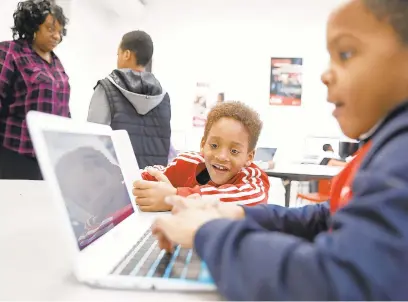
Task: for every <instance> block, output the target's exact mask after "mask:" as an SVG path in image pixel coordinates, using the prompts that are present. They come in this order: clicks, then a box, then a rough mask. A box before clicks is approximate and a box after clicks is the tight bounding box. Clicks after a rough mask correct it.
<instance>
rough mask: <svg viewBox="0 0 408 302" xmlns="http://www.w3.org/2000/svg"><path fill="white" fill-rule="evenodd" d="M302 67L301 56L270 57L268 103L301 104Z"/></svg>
mask: <svg viewBox="0 0 408 302" xmlns="http://www.w3.org/2000/svg"><path fill="white" fill-rule="evenodd" d="M302 67H303V59H301V58H271V79H270V85H269V92H270V93H269V105H271V106H300V105H301V104H302V75H303V74H302V73H303V70H302Z"/></svg>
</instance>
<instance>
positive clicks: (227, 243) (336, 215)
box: [154, 0, 408, 301]
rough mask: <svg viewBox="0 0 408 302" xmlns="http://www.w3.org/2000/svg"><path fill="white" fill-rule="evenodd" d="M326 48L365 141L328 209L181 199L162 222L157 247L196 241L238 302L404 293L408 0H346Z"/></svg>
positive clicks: (349, 125)
mask: <svg viewBox="0 0 408 302" xmlns="http://www.w3.org/2000/svg"><path fill="white" fill-rule="evenodd" d="M327 46H328V50H329V54H330V65H329V68H328V69H327V71H326V72H325V73H324V74H323V76H322V81H323V83H324V84H325V85H326V86H327V88H328V96H329V102H331V103H333V104H334V105H335V110H334V116H335V117H336V119H337V121H338V123H339V125H340V127H341V129H342V131H343V132H344V134H345V135H347V136H349V137H350V138H353V139H360V140H362V142H363V143H364V144H363V146H362V147H361V149H360V150H359V151H358V152H357V154H356V156H355V158H354V159H353V161H351V162H350V163H349V164H348V165H347V166H346V167H345V168H344V169H343V170H342V172H341V173H340V174H339V176H338V177H336V178H335V179H334V180H333V183H332V193H331V200H330V207H328V205H327V204H319V205H312V206H306V207H303V208H282V207H279V206H276V205H260V206H256V207H250V208H249V207H238V206H231V207H228V206H227V205H225V204H215V206H212V207H208V206H207V207H196V206H193V203H189V202H188V201H186V200H183V198H181V197H173V198H170V199H173V200H170V201H171V204H172V205H173V207H174V209H173V211H174V212H175V214H174V215H171V216H170V215H169V216H168V217H161V218H158V219H157V221H156V225H155V228H154V232H155V233H156V234H157V236H158V238H159V240H160V244H161V246H162V247H167V248H168V247H169V243H170V244H171V245H173V244H175V243H176V244H177V243H179V244H182V245H183V246H185V247H192V246H194V248H195V250H196V252H197V254H198V255H199V256H200V257H201V259H203V260H204V261H205V262H206V264H207V266H208V268H209V270H210V273H211V275H212V277H213V279H214V281H215V283H216V284H217V286H218V289H219V291H220V292H221V293H222V294H223V295H224V296H225V297H226V298H228V299H230V300H309V301H314V300H325V301H334V300H343V301H344V300H354V301H362V300H377V301H381V300H408V287H407V280H408V156H407V150H408V1H407V0H349V1H347V3H345V4H344V5H343V6H341V7H340V8H339V9H338V10H336V11H335V12H334V13H333V14H332V15H331V17H330V19H329V22H328V27H327ZM177 208H178V209H180V210H177V211H176V210H175V209H177ZM228 218H229V219H228Z"/></svg>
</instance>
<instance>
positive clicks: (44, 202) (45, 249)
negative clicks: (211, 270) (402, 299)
mask: <svg viewBox="0 0 408 302" xmlns="http://www.w3.org/2000/svg"><path fill="white" fill-rule="evenodd" d="M51 202H52V201H51V199H50V198H49V194H48V191H47V187H46V183H45V182H40V181H37V182H36V181H11V180H10V181H8V180H0V213H1V219H0V242H1V246H0V254H1V256H0V300H42V301H49V300H81V301H85V300H93V301H132V302H135V301H164V300H165V301H170V300H178V301H180V300H185V301H204V300H205V301H209V300H222V299H221V297H220V296H219V295H217V294H209V293H171V292H164V293H163V292H155V291H114V290H103V289H94V288H90V287H88V286H86V285H82V284H80V283H78V282H77V281H76V279H75V278H74V276H73V275H72V273H71V269H70V267H69V266H68V265H67V264H66V262H65V261H64V259H67V257H66V252H65V250H64V248H63V246H64V238H63V237H62V236H60V235H61V234H63V232H61V228H60V225H61V223H60V222H59V221H58V219H57V218H56V217H55V216H53V215H52V211H51V208H52V204H51Z"/></svg>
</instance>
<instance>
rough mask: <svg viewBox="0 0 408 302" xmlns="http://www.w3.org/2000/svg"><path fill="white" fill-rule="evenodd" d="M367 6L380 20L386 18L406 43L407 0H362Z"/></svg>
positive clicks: (407, 25)
mask: <svg viewBox="0 0 408 302" xmlns="http://www.w3.org/2000/svg"><path fill="white" fill-rule="evenodd" d="M363 2H364V4H365V5H366V6H367V8H368V9H369V10H370V11H371V12H372V13H373V14H374V15H375V16H376V17H377V18H378V19H380V20H386V21H387V22H388V23H389V24H390V25H391V26H392V27H393V28H394V30H395V32H396V33H397V34H398V36H399V37H400V39H401V41H402V43H404V44H408V1H407V0H363Z"/></svg>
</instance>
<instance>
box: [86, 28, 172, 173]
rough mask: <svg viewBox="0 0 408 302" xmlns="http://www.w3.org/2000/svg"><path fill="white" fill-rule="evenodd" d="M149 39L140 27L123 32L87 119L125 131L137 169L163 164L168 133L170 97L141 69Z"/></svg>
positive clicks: (147, 56) (149, 52)
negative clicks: (114, 60)
mask: <svg viewBox="0 0 408 302" xmlns="http://www.w3.org/2000/svg"><path fill="white" fill-rule="evenodd" d="M152 55H153V41H152V39H151V37H150V36H149V35H148V34H147V33H145V32H144V31H140V30H136V31H131V32H128V33H127V34H125V35H124V36H123V38H122V41H121V42H120V46H119V49H118V62H117V69H115V70H113V71H112V72H111V74H109V75H108V76H107V77H106V78H105V79H102V80H100V81H98V83H97V85H96V87H95V92H94V94H93V96H92V99H91V104H90V107H89V113H88V121H89V122H93V123H99V124H106V125H110V126H111V127H112V129H114V130H119V129H124V130H126V131H127V132H128V133H129V137H130V140H131V142H132V146H133V151H134V153H135V155H136V158H137V162H138V164H139V167H140V168H141V169H144V168H145V167H147V166H153V165H167V163H168V156H169V148H170V137H171V127H170V119H171V108H170V97H169V95H168V93H167V92H166V91H165V90H164V89H163V88H162V86H161V85H160V82H159V81H158V80H157V79H156V78H155V76H154V75H153V74H152V73H150V72H147V71H145V68H146V65H147V64H148V63H149V62H150V61H151V59H152Z"/></svg>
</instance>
